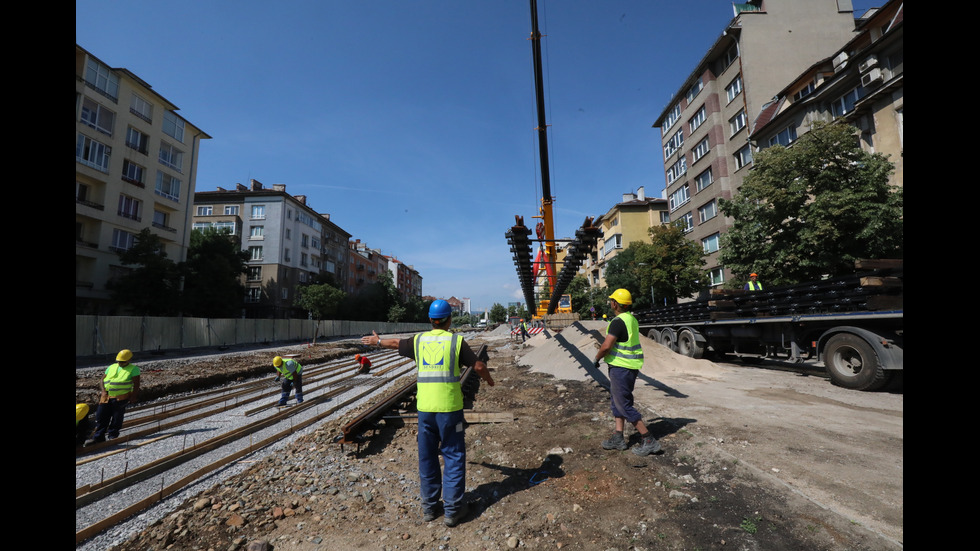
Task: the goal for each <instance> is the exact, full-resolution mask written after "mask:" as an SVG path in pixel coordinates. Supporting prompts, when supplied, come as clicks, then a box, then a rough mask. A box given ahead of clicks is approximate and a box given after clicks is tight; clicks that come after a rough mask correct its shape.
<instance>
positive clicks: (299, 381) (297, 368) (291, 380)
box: [272, 356, 303, 406]
mask: <svg viewBox="0 0 980 551" xmlns="http://www.w3.org/2000/svg"><path fill="white" fill-rule="evenodd" d="M272 366H273V367H275V368H276V373H278V375H277V376H276V382H279V381H280V380H282V396H280V397H279V403H278V404H277V405H280V406H284V405H286V401H287V400H289V393H290V391H292V389H293V387H294V386H295V387H296V403H297V404H302V403H303V366H302V365H300V363H299V361H297V360H294V359H292V358H286V359H283V358H282V356H276V357H275V358H272Z"/></svg>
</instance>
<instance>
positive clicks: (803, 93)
mask: <svg viewBox="0 0 980 551" xmlns="http://www.w3.org/2000/svg"><path fill="white" fill-rule="evenodd" d="M814 87H815V86H814V84H813V82H810V83H809V84H807V85H806V86H804V87H803V89H801V90H798V91H797V92H796V93H795V94H793V101H799V100H801V99H803V98H805V97H807V96H809V95H810V94H812V93H813V89H814Z"/></svg>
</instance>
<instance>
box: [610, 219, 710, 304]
mask: <svg viewBox="0 0 980 551" xmlns="http://www.w3.org/2000/svg"><path fill="white" fill-rule="evenodd" d="M648 232H649V234H650V240H651V242H650V243H646V242H643V241H634V242H632V243H630V244H629V247H627V248H626V249H623V250H622V251H621V252H620V253H619V254H617V255H616V256H615V257H614V258H613V259H612V260H610V261H609V263H608V264H607V267H606V290H607V291H608V290H615V289H620V288H622V289H626V290H628V291H629V292H630V294H631V295H633V308H634V309H637V308H649V307H650V306H651V305H652V304H653V301H654V300H656V303H657V305H662V304H664V303H667V304H674V303H676V302H677V299H678V298H681V297H688V296H691V295H693V294H695V293H697V292H698V291H699V290H700V289H701V288H702V287H704V284H705V281H706V274H705V270H704V265H705V261H704V250H703V249H702V248H701V246H700V245H698V244H697V243H695V242H693V241H690V240H688V239H686V238H685V237H684V233H683V232H682V231H681V229H680V228H679V227H678V226H675V225H673V224H668V225H661V226H653V227H651V228H650V229H649V230H648ZM603 313H609V312H603Z"/></svg>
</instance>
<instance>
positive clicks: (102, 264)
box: [75, 44, 211, 314]
mask: <svg viewBox="0 0 980 551" xmlns="http://www.w3.org/2000/svg"><path fill="white" fill-rule="evenodd" d="M177 111H178V107H177V106H176V105H174V104H173V103H171V102H170V101H169V100H167V99H166V98H164V97H163V96H162V95H160V94H159V93H158V92H157V91H155V90H154V89H153V88H152V87H151V86H150V85H149V84H148V83H146V82H145V81H144V80H143V79H141V78H139V77H138V76H136V75H135V74H133V73H132V72H130V71H128V70H126V69H123V68H114V67H111V66H109V65H108V64H107V63H105V62H103V61H102V60H100V59H99V58H97V57H96V56H94V55H92V54H91V53H89V52H88V51H86V50H85V49H84V48H82V47H81V46H79V45H77V44H76V45H75V313H76V314H108V313H116V312H114V311H113V310H112V305H111V303H110V292H109V290H108V288H107V284H108V283H109V282H110V281H111V280H112V279H114V278H116V277H119V276H120V275H122V274H124V273H126V271H128V270H129V269H130V268H128V267H126V266H123V265H122V264H121V263H120V262H119V256H118V253H119V252H122V251H125V250H127V249H129V248H130V247H132V246H133V244H134V243H135V240H136V236H137V235H138V234H139V233H140V231H142V230H143V229H147V228H149V229H150V231H152V232H153V233H154V234H155V235H157V236H158V237H160V239H161V240H162V242H163V244H164V246H165V250H166V253H167V257H168V258H170V259H172V260H174V261H175V262H181V261H184V260H186V258H187V246H188V236H189V232H190V210H191V204H192V200H193V196H194V186H195V183H196V182H195V180H196V173H197V164H198V152H199V148H200V144H201V141H202V140H206V139H210V138H211V136H208V135H207V134H206V133H205V132H204V131H202V130H201V129H199V128H197V127H196V126H194V125H192V124H191V123H190V122H188V121H187V120H185V119H184V118H183V117H182V116H180V115H179V114H177ZM112 207H116V210H115V212H113V209H112Z"/></svg>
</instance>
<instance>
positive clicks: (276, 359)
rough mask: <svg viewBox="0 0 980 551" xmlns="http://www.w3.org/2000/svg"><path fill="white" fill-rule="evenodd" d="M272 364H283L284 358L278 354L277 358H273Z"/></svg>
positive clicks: (277, 365)
mask: <svg viewBox="0 0 980 551" xmlns="http://www.w3.org/2000/svg"><path fill="white" fill-rule="evenodd" d="M272 365H274V366H276V367H279V366H281V365H282V358H281V357H280V356H276V357H275V358H272Z"/></svg>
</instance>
